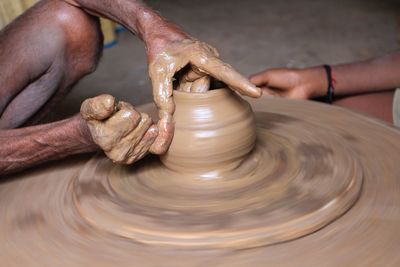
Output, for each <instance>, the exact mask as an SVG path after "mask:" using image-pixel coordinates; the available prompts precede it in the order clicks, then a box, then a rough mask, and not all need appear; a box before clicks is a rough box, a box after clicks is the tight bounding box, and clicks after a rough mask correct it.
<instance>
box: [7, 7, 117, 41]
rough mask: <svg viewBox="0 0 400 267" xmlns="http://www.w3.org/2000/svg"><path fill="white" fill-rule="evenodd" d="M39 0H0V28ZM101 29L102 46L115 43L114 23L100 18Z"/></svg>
mask: <svg viewBox="0 0 400 267" xmlns="http://www.w3.org/2000/svg"><path fill="white" fill-rule="evenodd" d="M38 1H39V0H0V29H2V28H4V27H5V26H6V25H7V24H9V23H10V22H11V21H13V20H14V19H15V18H16V17H18V16H19V15H21V14H22V13H23V12H24V11H25V10H27V9H28V8H30V7H31V6H33V5H34V4H35V3H37V2H38ZM100 23H101V30H102V31H103V35H104V46H105V47H111V46H113V45H114V44H115V43H116V38H117V36H116V33H115V28H116V26H117V25H116V23H114V22H112V21H110V20H107V19H103V18H102V19H100Z"/></svg>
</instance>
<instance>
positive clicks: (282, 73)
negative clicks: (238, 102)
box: [250, 67, 328, 99]
mask: <svg viewBox="0 0 400 267" xmlns="http://www.w3.org/2000/svg"><path fill="white" fill-rule="evenodd" d="M250 81H251V82H252V83H253V84H254V85H256V86H258V87H260V88H261V89H262V90H263V93H264V94H266V95H273V96H282V97H288V98H296V99H309V98H314V97H319V96H323V95H325V91H326V88H327V86H328V85H327V80H326V74H325V71H324V69H323V68H322V67H315V68H308V69H288V68H279V69H269V70H265V71H263V72H260V73H258V74H254V75H252V76H251V77H250Z"/></svg>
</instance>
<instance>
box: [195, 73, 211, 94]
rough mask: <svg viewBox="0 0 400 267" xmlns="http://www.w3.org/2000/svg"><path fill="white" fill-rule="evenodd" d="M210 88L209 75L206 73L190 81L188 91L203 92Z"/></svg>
mask: <svg viewBox="0 0 400 267" xmlns="http://www.w3.org/2000/svg"><path fill="white" fill-rule="evenodd" d="M209 89H210V76H208V75H206V76H204V77H201V78H200V79H198V80H196V81H194V82H193V83H192V87H191V89H190V92H192V93H205V92H207V91H208V90H209Z"/></svg>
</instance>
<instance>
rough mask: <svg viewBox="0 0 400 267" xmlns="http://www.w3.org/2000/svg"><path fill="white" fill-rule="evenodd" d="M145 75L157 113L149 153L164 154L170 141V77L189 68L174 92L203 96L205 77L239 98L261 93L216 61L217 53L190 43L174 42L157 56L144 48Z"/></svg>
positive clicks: (206, 84) (223, 64)
mask: <svg viewBox="0 0 400 267" xmlns="http://www.w3.org/2000/svg"><path fill="white" fill-rule="evenodd" d="M148 54H149V74H150V78H151V81H152V85H153V96H154V101H155V103H156V105H157V107H158V109H159V117H160V121H159V123H158V128H159V136H158V138H157V139H156V141H155V142H154V144H153V146H152V147H151V149H150V151H151V152H152V153H156V154H162V153H164V152H165V151H166V150H167V149H168V147H169V145H170V143H171V140H172V137H173V131H174V124H173V121H172V115H173V113H174V110H175V104H174V101H173V98H172V93H173V78H174V75H175V74H176V73H177V72H178V71H180V70H181V69H182V68H184V67H186V66H189V68H188V71H187V72H186V73H185V74H183V76H182V78H181V80H180V85H179V88H178V90H182V91H186V92H205V91H207V90H208V89H209V76H212V77H214V78H216V79H217V80H220V81H222V82H224V83H225V84H227V86H228V87H229V88H231V89H232V90H234V91H237V92H239V93H240V94H242V95H246V96H250V97H260V96H261V90H260V89H259V88H257V87H256V86H254V85H253V84H251V83H250V82H249V80H248V79H247V78H245V77H243V76H242V75H241V74H239V73H238V72H237V71H235V70H234V69H233V68H232V67H231V66H230V65H228V64H226V63H224V62H223V61H221V60H220V59H219V57H218V56H219V55H218V52H217V50H216V49H215V48H213V47H211V46H210V45H208V44H206V43H203V42H200V41H197V40H192V39H183V40H179V41H174V42H171V43H169V44H168V45H166V46H165V47H164V48H163V49H160V46H159V45H158V46H157V53H155V52H154V50H152V49H151V45H150V46H149V45H148Z"/></svg>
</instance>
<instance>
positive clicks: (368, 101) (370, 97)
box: [334, 90, 394, 123]
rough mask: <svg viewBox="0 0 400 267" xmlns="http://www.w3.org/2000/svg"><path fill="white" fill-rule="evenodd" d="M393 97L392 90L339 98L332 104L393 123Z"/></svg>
mask: <svg viewBox="0 0 400 267" xmlns="http://www.w3.org/2000/svg"><path fill="white" fill-rule="evenodd" d="M393 95H394V91H393V90H390V91H384V92H377V93H369V94H360V95H354V96H348V97H343V98H340V99H338V100H336V101H334V104H335V105H338V106H342V107H346V108H349V109H353V110H355V111H359V112H362V113H365V114H368V115H370V116H373V117H376V118H379V119H381V120H384V121H386V122H389V123H393V111H392V107H393Z"/></svg>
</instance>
